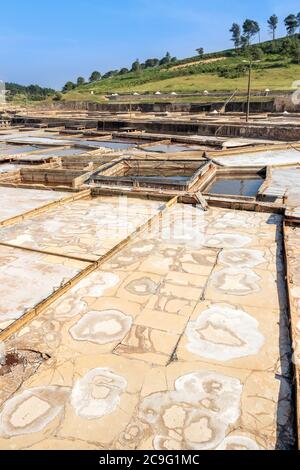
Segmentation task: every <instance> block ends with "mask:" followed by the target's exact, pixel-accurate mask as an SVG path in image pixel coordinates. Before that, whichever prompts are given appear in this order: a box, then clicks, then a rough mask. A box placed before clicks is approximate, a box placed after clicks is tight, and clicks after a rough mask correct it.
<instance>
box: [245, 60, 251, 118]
mask: <svg viewBox="0 0 300 470" xmlns="http://www.w3.org/2000/svg"><path fill="white" fill-rule="evenodd" d="M251 76H252V62H251V61H250V62H249V75H248V97H247V114H246V122H249V117H250V101H251Z"/></svg>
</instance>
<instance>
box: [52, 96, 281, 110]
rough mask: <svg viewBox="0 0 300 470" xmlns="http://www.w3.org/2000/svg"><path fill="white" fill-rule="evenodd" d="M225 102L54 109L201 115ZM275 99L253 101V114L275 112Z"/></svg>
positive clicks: (77, 104)
mask: <svg viewBox="0 0 300 470" xmlns="http://www.w3.org/2000/svg"><path fill="white" fill-rule="evenodd" d="M223 105H224V102H221V101H220V102H214V103H209V102H208V103H193V102H186V103H172V102H161V103H133V104H130V103H90V102H86V101H70V102H67V103H55V104H53V106H52V109H64V110H73V111H76V110H80V111H89V112H111V113H129V112H130V111H132V112H142V113H165V112H171V113H172V112H179V113H200V112H210V111H213V110H214V109H217V110H219V109H221V108H222V106H223ZM274 110H275V109H274V99H273V98H270V100H269V101H253V102H252V103H251V112H252V113H261V112H264V113H265V112H273V111H274ZM226 111H228V112H245V111H246V100H245V101H240V102H231V103H229V104H228V105H227V107H226Z"/></svg>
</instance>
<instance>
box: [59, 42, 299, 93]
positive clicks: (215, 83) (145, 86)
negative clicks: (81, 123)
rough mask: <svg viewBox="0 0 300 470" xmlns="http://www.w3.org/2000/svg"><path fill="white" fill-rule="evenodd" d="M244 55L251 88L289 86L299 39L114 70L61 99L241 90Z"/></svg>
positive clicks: (296, 70)
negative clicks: (138, 67) (134, 69)
mask: <svg viewBox="0 0 300 470" xmlns="http://www.w3.org/2000/svg"><path fill="white" fill-rule="evenodd" d="M249 58H251V59H252V60H253V83H252V87H253V89H254V90H265V89H267V88H268V89H270V90H291V89H292V84H293V82H294V81H295V80H298V79H300V39H299V36H298V35H295V36H293V37H291V38H282V39H277V40H275V41H268V42H264V43H261V44H256V45H253V46H250V47H247V48H244V49H240V50H234V49H229V50H225V51H221V52H217V53H213V54H204V55H203V56H201V57H200V56H196V57H190V58H187V59H184V60H177V61H174V60H173V61H171V62H170V63H168V64H166V65H162V66H156V67H150V68H143V67H141V69H140V70H137V71H134V72H133V71H131V72H129V73H124V72H123V71H122V72H118V71H115V72H114V75H113V76H112V77H110V78H103V79H101V80H99V81H96V82H92V83H88V84H85V85H81V86H79V87H76V88H75V89H74V90H71V91H69V92H67V93H64V94H63V95H62V99H64V100H89V101H102V100H103V99H104V96H105V95H106V94H111V93H131V94H132V93H134V92H136V93H153V92H157V91H160V92H161V93H163V92H167V93H170V92H178V93H182V92H193V93H194V92H202V91H203V90H208V91H209V92H214V91H228V92H229V91H232V90H235V89H238V90H240V91H246V89H247V73H248V64H247V63H245V62H244V61H247V60H249ZM174 99H176V98H175V97H174Z"/></svg>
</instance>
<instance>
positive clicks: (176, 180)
mask: <svg viewBox="0 0 300 470" xmlns="http://www.w3.org/2000/svg"><path fill="white" fill-rule="evenodd" d="M136 178H137V179H142V180H145V181H154V180H157V179H162V180H164V181H174V183H185V182H186V181H188V180H189V179H190V176H164V175H160V176H158V175H156V176H154V175H153V176H148V175H147V176H137V177H136Z"/></svg>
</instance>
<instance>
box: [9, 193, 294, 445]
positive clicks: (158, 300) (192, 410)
mask: <svg viewBox="0 0 300 470" xmlns="http://www.w3.org/2000/svg"><path fill="white" fill-rule="evenodd" d="M29 200H30V199H29ZM120 204H121V207H123V209H124V208H125V206H126V208H127V215H126V217H125V216H124V217H123V218H122V217H121V218H119V215H118V214H119V212H118V211H119V209H118V208H117V206H118V207H119V206H120ZM162 206H164V204H163V203H161V202H159V201H145V200H138V199H135V200H131V199H130V200H128V201H126V200H125V199H124V198H123V199H122V200H121V201H118V200H117V198H110V200H103V199H101V198H96V199H93V200H90V201H89V200H80V201H74V202H72V203H69V204H66V205H64V206H61V207H58V208H55V209H51V211H52V212H51V213H50V212H49V213H48V216H47V213H43V214H40V215H38V216H36V217H34V218H32V219H30V218H26V219H24V221H22V222H20V223H17V224H14V225H12V226H10V227H3V228H2V229H1V230H0V246H1V250H0V263H1V265H2V266H3V269H2V271H0V276H1V286H2V285H3V293H2V292H1V298H5V299H6V300H5V303H4V311H3V312H2V311H1V312H0V315H2V320H3V321H6V320H8V321H10V320H11V316H10V312H11V311H13V309H14V311H15V312H16V314H15V316H14V317H13V319H15V318H17V317H18V315H19V317H20V316H21V317H22V312H23V311H24V307H25V306H26V307H27V308H28V307H30V306H32V305H34V304H35V303H36V302H38V301H39V298H40V297H43V296H46V295H47V293H48V291H49V290H51V289H53V287H54V286H55V285H57V284H59V283H60V282H61V278H62V277H64V278H66V279H67V278H69V279H70V278H71V277H72V276H73V275H75V272H77V271H78V270H80V269H84V267H86V266H89V265H90V264H91V263H93V262H94V260H95V257H99V258H98V259H100V260H101V256H105V254H106V253H107V252H108V251H109V250H110V249H111V247H112V246H115V245H116V244H117V243H118V242H119V241H120V240H122V239H123V240H124V239H125V238H126V237H127V236H128V235H131V237H130V238H129V239H128V240H127V242H126V243H124V244H123V245H122V246H120V249H119V250H116V251H115V253H114V254H112V256H110V257H108V258H103V262H100V263H99V265H98V267H97V269H94V270H93V272H90V274H89V275H87V276H85V277H83V278H82V279H81V281H80V282H78V283H77V284H74V285H73V286H72V287H71V288H70V289H68V290H66V291H65V293H64V294H63V295H62V296H60V297H59V298H57V299H56V300H55V302H54V303H52V304H51V305H49V306H47V307H46V308H45V309H44V310H43V311H42V312H41V313H40V314H39V315H38V316H36V317H35V318H33V319H32V320H31V321H30V322H27V323H25V324H24V325H21V324H20V327H19V328H17V329H16V330H15V332H14V333H13V334H12V335H10V336H9V337H8V338H6V339H5V341H4V342H3V344H2V354H3V356H4V357H6V361H5V360H4V361H2V366H0V449H2V450H3V449H54V448H55V449H102V448H103V449H156V450H163V449H176V450H180V449H197V450H198V449H199V450H202V449H207V450H212V449H253V450H254V449H262V450H263V449H290V448H294V447H295V445H296V441H295V439H296V434H295V420H294V417H295V409H294V397H293V381H292V378H293V370H292V367H291V364H292V360H291V355H292V351H291V340H290V336H289V315H288V299H287V295H286V294H287V289H286V281H285V266H284V253H283V237H284V236H285V234H284V233H283V219H282V217H281V216H280V215H274V214H266V213H257V212H244V211H234V210H227V209H217V208H210V209H209V211H207V212H204V211H203V210H202V209H201V207H200V206H190V205H183V204H175V205H173V206H172V207H170V208H167V207H162ZM62 207H63V209H62ZM161 211H162V212H161ZM153 217H156V219H154V220H153V222H152V224H151V225H150V224H149V227H148V229H147V230H144V231H142V232H137V231H136V230H137V228H138V227H139V226H142V225H143V224H145V222H147V220H149V219H151V218H153ZM75 222H76V223H75ZM77 222H78V223H77ZM127 224H128V225H127ZM121 229H123V231H122V230H121ZM292 235H294V234H290V237H291V239H290V243H291V247H293V240H292ZM1 243H2V245H1ZM5 244H7V245H9V244H11V245H14V247H13V248H12V247H9V246H7V245H5ZM17 246H19V248H17ZM29 249H30V250H33V251H28V250H29ZM37 250H39V252H38V251H37ZM43 250H45V251H47V250H50V251H55V252H56V254H57V255H56V256H50V255H44V254H42V252H43ZM75 254H76V255H77V256H78V257H80V256H82V257H85V258H86V261H80V260H79V261H75V260H74V259H72V257H75ZM68 256H69V257H70V258H68ZM88 259H89V260H90V261H87V260H88ZM16 273H17V275H18V276H19V277H16ZM38 273H40V275H41V277H40V278H39V274H38ZM22 277H23V279H24V278H26V277H27V279H26V282H25V283H24V284H23V283H22ZM17 279H19V280H18V281H17ZM15 282H17V284H15ZM40 285H43V286H45V291H43V290H42V289H41V288H40ZM28 286H31V287H28ZM1 289H2V287H1ZM23 291H26V295H25V294H24V293H23ZM37 291H38V296H37V294H36V292H37ZM297 292H298V291H297ZM297 292H296V293H297ZM14 293H15V295H14ZM1 308H2V309H3V307H1ZM2 320H1V321H2ZM4 331H5V329H4Z"/></svg>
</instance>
